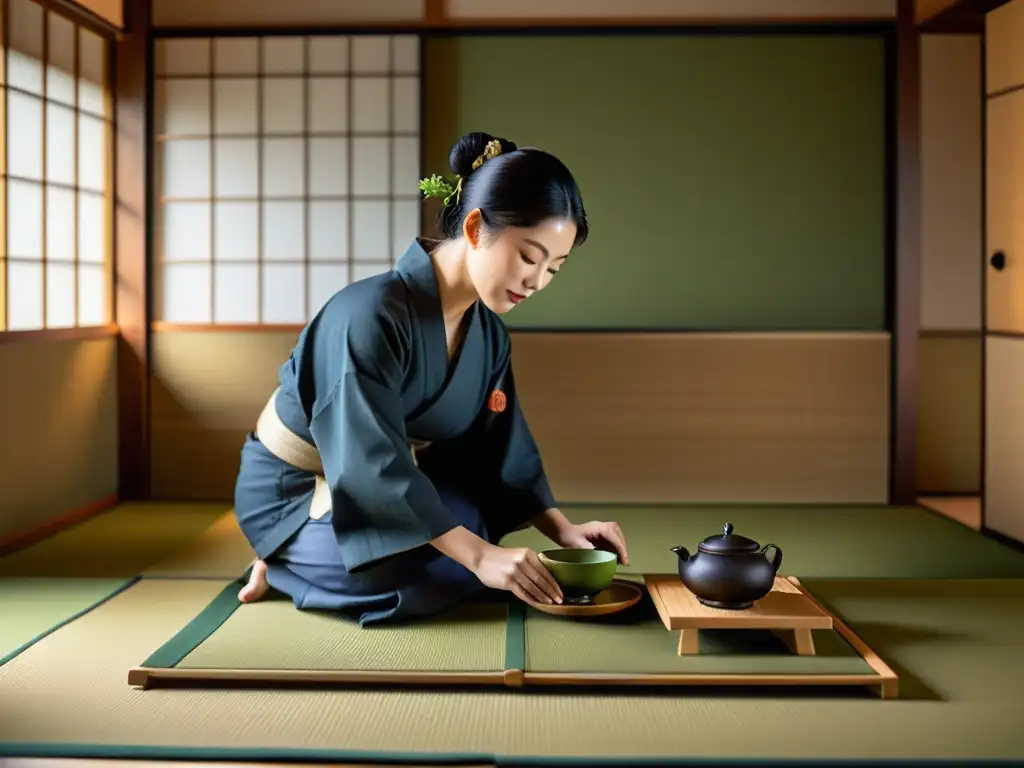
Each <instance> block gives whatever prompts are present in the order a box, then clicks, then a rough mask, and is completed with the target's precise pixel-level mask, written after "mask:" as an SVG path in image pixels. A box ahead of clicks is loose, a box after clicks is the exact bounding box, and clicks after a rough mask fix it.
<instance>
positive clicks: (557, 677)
mask: <svg viewBox="0 0 1024 768" xmlns="http://www.w3.org/2000/svg"><path fill="white" fill-rule="evenodd" d="M523 680H524V683H525V684H526V686H529V685H531V684H533V685H596V684H600V685H621V686H627V685H650V686H660V685H662V686H663V685H701V686H715V685H721V686H730V685H751V684H753V685H759V686H767V685H781V686H786V685H800V686H811V685H818V686H830V685H861V686H877V685H880V684H881V682H882V681H881V680H879V678H878V677H877V676H876V675H868V674H863V675H858V674H826V675H808V674H799V675H780V674H767V675H766V674H753V673H740V674H736V673H727V672H719V673H693V672H687V673H680V674H672V673H668V674H636V675H633V674H624V673H616V672H577V673H567V672H526V673H524V675H523Z"/></svg>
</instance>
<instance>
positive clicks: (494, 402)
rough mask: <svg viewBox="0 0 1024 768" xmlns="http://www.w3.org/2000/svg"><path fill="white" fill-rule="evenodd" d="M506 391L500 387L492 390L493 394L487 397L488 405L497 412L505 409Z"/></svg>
mask: <svg viewBox="0 0 1024 768" xmlns="http://www.w3.org/2000/svg"><path fill="white" fill-rule="evenodd" d="M505 403H506V399H505V393H504V392H502V391H501V390H500V389H495V390H492V391H491V396H490V397H489V398H487V407H488V408H489V409H490V410H492V411H494V412H495V413H501V412H502V411H504V410H505Z"/></svg>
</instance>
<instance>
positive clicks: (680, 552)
mask: <svg viewBox="0 0 1024 768" xmlns="http://www.w3.org/2000/svg"><path fill="white" fill-rule="evenodd" d="M672 551H673V552H675V553H676V555H677V556H678V557H679V560H680V562H684V563H685V562H686V561H687V560H689V559H690V550H688V549H687V548H686V547H672Z"/></svg>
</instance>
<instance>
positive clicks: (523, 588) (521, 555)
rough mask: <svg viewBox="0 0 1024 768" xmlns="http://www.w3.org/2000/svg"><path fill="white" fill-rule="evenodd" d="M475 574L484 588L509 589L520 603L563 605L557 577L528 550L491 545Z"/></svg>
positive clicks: (487, 548) (534, 553) (482, 554)
mask: <svg viewBox="0 0 1024 768" xmlns="http://www.w3.org/2000/svg"><path fill="white" fill-rule="evenodd" d="M473 572H474V573H475V574H476V577H477V578H478V579H480V581H481V582H482V583H483V584H484V585H485V586H488V587H491V588H492V589H504V590H508V591H509V592H512V593H513V594H514V595H515V596H516V597H518V598H519V599H520V600H524V601H529V602H536V603H546V604H549V605H550V604H552V603H561V602H562V590H561V588H560V587H559V586H558V582H557V581H555V577H554V576H552V575H551V571H549V570H548V569H547V568H545V567H544V564H543V563H542V562H541V561H540V558H538V557H537V553H536V552H534V551H533V550H532V549H529V548H527V547H514V548H513V547H501V546H497V545H495V544H489V545H488V546H487V547H485V548H484V551H483V552H482V553H481V557H480V559H479V561H478V562H477V565H476V568H474V569H473Z"/></svg>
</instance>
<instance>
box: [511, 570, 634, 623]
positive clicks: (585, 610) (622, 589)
mask: <svg viewBox="0 0 1024 768" xmlns="http://www.w3.org/2000/svg"><path fill="white" fill-rule="evenodd" d="M643 590H644V588H643V586H642V585H640V584H634V583H633V582H631V581H621V580H619V579H615V581H613V582H612V583H611V586H610V587H608V588H607V589H605V590H604V591H602V592H599V593H598V594H597V595H596V596H595V597H594V599H593V600H592V601H591V602H589V603H583V604H576V603H569V604H567V603H562V604H561V605H557V604H552V605H548V604H547V603H536V602H533V601H532V600H528V601H526V604H527V605H529V606H530V607H531V608H536V609H537V610H538V611H542V612H544V613H550V614H551V615H552V616H580V617H590V616H607V615H608V614H610V613H619V612H620V611H624V610H626V609H627V608H632V607H633V606H634V605H636V604H637V603H638V602H640V599H641V598H642V597H643V595H644V592H643Z"/></svg>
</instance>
